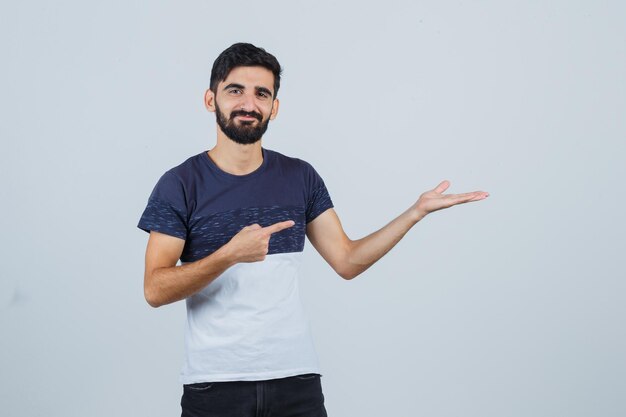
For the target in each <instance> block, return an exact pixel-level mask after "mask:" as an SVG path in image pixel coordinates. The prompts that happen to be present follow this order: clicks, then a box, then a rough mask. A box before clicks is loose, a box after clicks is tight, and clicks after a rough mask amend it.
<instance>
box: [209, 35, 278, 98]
mask: <svg viewBox="0 0 626 417" xmlns="http://www.w3.org/2000/svg"><path fill="white" fill-rule="evenodd" d="M255 66H259V67H264V68H267V69H268V70H270V71H272V73H273V74H274V98H276V96H277V95H278V88H279V87H280V73H281V72H282V69H281V68H280V64H279V63H278V60H277V59H276V57H275V56H274V55H272V54H270V53H269V52H266V51H265V49H263V48H258V47H256V46H254V45H252V44H251V43H235V44H233V45H231V46H230V47H229V48H227V49H225V50H224V52H222V53H221V54H220V55H219V56H218V57H217V59H216V60H215V62H214V63H213V69H212V70H211V83H210V87H209V88H210V89H211V91H213V92H214V93H217V85H218V84H219V83H220V82H221V81H224V80H225V79H226V77H228V74H230V72H231V71H232V70H233V68H235V67H255Z"/></svg>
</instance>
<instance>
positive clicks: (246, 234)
mask: <svg viewBox="0 0 626 417" xmlns="http://www.w3.org/2000/svg"><path fill="white" fill-rule="evenodd" d="M294 224H295V222H294V221H293V220H287V221H284V222H279V223H274V224H272V225H270V226H267V227H261V226H259V225H258V224H256V223H255V224H253V225H250V226H246V227H244V228H243V229H241V231H239V233H237V234H236V235H235V236H233V238H232V239H231V240H230V242H228V243H227V245H228V246H229V250H230V251H231V253H232V254H233V255H234V256H235V259H236V261H237V262H258V261H263V260H264V259H265V256H266V255H267V252H268V250H269V243H270V237H271V236H272V234H274V233H278V232H280V231H281V230H284V229H288V228H290V227H292V226H293V225H294Z"/></svg>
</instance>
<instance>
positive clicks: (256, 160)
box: [208, 128, 263, 175]
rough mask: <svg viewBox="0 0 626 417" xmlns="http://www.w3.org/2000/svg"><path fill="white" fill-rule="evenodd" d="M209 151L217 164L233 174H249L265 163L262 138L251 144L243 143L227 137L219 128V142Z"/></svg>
mask: <svg viewBox="0 0 626 417" xmlns="http://www.w3.org/2000/svg"><path fill="white" fill-rule="evenodd" d="M208 153H209V157H210V158H211V159H212V160H213V162H215V165H217V166H218V167H219V168H220V169H221V170H222V171H225V172H227V173H229V174H232V175H246V174H249V173H251V172H253V171H255V170H256V169H257V168H259V167H260V166H261V164H262V163H263V152H262V151H261V140H259V141H258V142H256V143H253V144H251V145H241V144H239V143H236V142H233V141H232V140H231V139H229V138H227V137H226V136H225V135H224V133H223V132H220V131H219V128H218V135H217V144H216V145H215V147H214V148H213V149H211V150H210V151H209V152H208Z"/></svg>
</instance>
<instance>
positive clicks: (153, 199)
mask: <svg viewBox="0 0 626 417" xmlns="http://www.w3.org/2000/svg"><path fill="white" fill-rule="evenodd" d="M187 217H188V216H187V203H186V199H185V189H184V187H183V184H182V182H181V180H180V178H178V176H177V175H176V174H174V173H173V172H172V171H167V172H166V173H165V174H163V176H162V177H161V179H159V181H158V182H157V184H156V186H155V187H154V190H152V194H150V198H149V199H148V205H147V206H146V209H145V210H144V212H143V214H142V216H141V218H140V219H139V224H138V225H137V227H139V228H140V229H141V230H144V231H146V232H148V233H150V231H151V230H153V231H155V232H160V233H165V234H168V235H170V236H174V237H177V238H180V239H183V240H186V239H187V223H188V222H187Z"/></svg>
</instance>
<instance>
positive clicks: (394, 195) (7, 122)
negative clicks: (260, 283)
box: [0, 0, 626, 417]
mask: <svg viewBox="0 0 626 417" xmlns="http://www.w3.org/2000/svg"><path fill="white" fill-rule="evenodd" d="M0 16H2V17H1V18H0V19H1V21H2V24H1V25H0V31H1V34H2V37H1V40H0V42H2V56H3V58H2V66H1V69H0V75H1V77H0V79H1V83H2V91H3V94H2V96H3V99H2V101H1V104H0V105H1V108H0V110H1V111H2V115H3V121H2V123H1V124H0V135H1V138H2V147H1V149H2V152H1V153H0V170H1V171H0V172H1V181H2V183H1V189H0V197H1V201H2V216H0V222H1V223H0V227H1V230H2V234H1V242H0V243H1V251H0V253H1V254H2V262H1V263H0V283H1V284H0V335H1V336H0V410H1V411H0V413H1V414H2V415H6V416H13V417H21V416H63V417H67V416H90V417H110V416H132V417H135V416H150V417H160V416H163V417H165V416H172V415H179V414H180V406H179V401H180V395H181V393H182V387H181V386H180V385H179V383H178V372H179V368H180V366H181V363H182V355H183V339H182V334H183V325H184V320H185V316H184V303H182V302H179V303H175V304H173V305H169V306H165V307H162V308H159V309H152V308H150V307H149V306H148V304H147V303H146V302H145V300H144V299H143V287H142V285H143V284H142V282H143V256H144V251H145V244H146V241H147V234H145V233H144V232H142V231H140V230H139V229H137V228H136V224H137V221H138V219H139V216H140V215H141V212H142V211H143V209H144V207H145V204H146V202H147V198H148V195H149V193H150V191H151V190H152V187H153V186H154V184H155V183H156V181H157V179H158V178H159V177H160V175H161V174H162V173H163V172H164V171H165V170H167V169H169V168H170V167H172V166H174V165H178V164H179V163H180V162H182V161H183V160H184V159H186V158H187V157H189V156H191V155H195V154H197V153H199V152H201V151H202V150H207V149H210V148H211V147H212V146H213V145H214V143H215V122H214V115H212V114H209V113H207V112H206V110H205V109H204V107H203V105H202V97H203V93H204V90H205V89H206V87H207V85H208V80H209V73H210V69H211V65H212V63H213V60H214V59H215V58H216V57H217V55H218V54H219V53H220V52H221V51H222V50H223V49H225V48H226V47H228V46H230V45H231V44H232V43H235V42H240V41H244V42H251V43H254V44H255V45H257V46H261V47H264V48H266V49H267V50H268V51H269V52H271V53H273V54H274V55H276V57H277V58H278V59H279V61H280V62H281V64H282V65H283V67H284V76H283V81H282V87H281V91H280V93H279V98H280V99H281V108H280V114H279V116H278V118H277V119H276V120H275V121H274V122H272V123H270V128H269V130H268V132H267V134H266V135H265V138H264V140H263V146H265V147H266V148H269V149H274V150H277V151H279V152H281V153H284V154H286V155H290V156H296V157H299V158H302V159H304V160H307V161H309V162H310V163H312V164H313V165H314V166H315V168H316V169H317V171H318V172H319V173H320V174H321V175H322V177H323V178H324V180H325V182H326V185H327V187H328V189H329V191H330V193H331V196H332V198H333V201H334V203H335V206H336V210H337V212H338V214H339V216H340V218H341V220H342V222H343V225H344V227H345V229H346V231H347V233H348V234H349V236H350V237H352V238H353V239H356V238H360V237H362V236H365V235H367V234H369V233H371V232H373V231H374V230H377V229H378V228H380V227H382V226H383V225H385V224H386V223H387V222H388V221H390V220H391V219H392V218H394V217H395V216H397V215H398V214H400V213H401V212H402V211H404V210H405V209H406V208H407V207H408V206H409V205H410V204H412V203H413V202H414V201H415V200H416V199H417V198H418V196H419V194H420V193H422V192H423V191H425V190H427V189H430V188H433V187H434V186H436V185H437V184H438V183H439V181H441V180H443V179H448V180H450V181H451V182H452V187H451V188H450V190H449V191H450V192H465V191H473V190H477V189H481V190H486V191H489V192H490V194H491V196H490V197H489V198H488V199H487V200H485V201H482V202H478V203H473V204H469V205H465V206H461V207H455V208H452V209H450V210H446V211H442V212H437V213H434V214H433V215H431V216H430V217H427V218H426V219H425V220H424V221H422V222H420V223H419V224H418V225H417V226H416V227H415V228H414V229H413V230H412V231H411V232H409V233H408V234H407V236H406V237H405V238H404V240H403V241H401V242H400V243H399V245H398V246H397V247H396V248H394V249H393V250H392V251H391V252H390V253H389V254H388V255H387V256H386V257H384V258H383V259H382V260H381V261H380V262H379V263H377V264H376V265H374V266H373V267H372V268H371V269H370V270H368V271H367V272H365V273H364V274H363V275H361V276H359V277H357V278H356V279H355V280H353V281H350V282H348V281H343V280H341V278H339V277H338V276H336V275H335V274H334V273H333V272H332V270H331V269H330V267H329V266H327V265H326V264H325V263H324V261H323V259H322V258H321V257H320V256H319V255H318V254H317V253H316V252H315V250H314V249H313V248H312V246H311V245H310V243H308V242H307V246H306V248H305V254H306V256H305V264H304V268H305V276H304V279H303V280H302V282H301V290H302V297H303V302H304V304H305V307H306V310H307V313H308V315H309V318H310V321H311V324H312V328H313V334H314V337H315V340H316V345H317V349H318V353H319V356H320V361H321V366H322V369H323V378H322V385H323V389H324V394H325V397H326V406H327V410H328V412H329V415H330V416H331V417H342V416H346V417H352V416H359V417H379V416H422V415H423V416H437V417H439V416H441V417H444V416H446V417H447V416H459V415H463V416H467V417H470V416H476V417H492V416H493V417H501V416H512V417H513V416H515V417H517V416H519V417H527V416H533V417H543V416H545V417H554V416H568V417H575V416H603V417H610V416H623V415H626V404H625V402H624V393H625V392H626V356H625V355H624V352H625V351H626V326H625V324H626V323H625V320H624V318H625V317H626V303H625V301H626V300H625V298H626V284H625V281H624V278H625V277H626V274H625V268H624V265H623V263H622V262H621V261H622V258H623V257H624V248H625V244H624V235H625V232H626V222H625V221H624V216H623V207H624V205H625V203H626V197H624V193H623V183H624V179H625V178H626V175H625V174H626V172H625V168H624V166H625V164H624V161H625V160H626V158H625V156H626V152H625V151H626V149H625V139H626V122H625V118H624V116H625V114H626V76H625V74H626V58H625V57H626V46H625V45H626V42H624V40H625V39H626V25H624V22H626V7H625V6H624V3H623V2H619V1H606V2H583V1H554V2H534V1H533V2H513V1H505V2H502V1H482V2H460V1H454V2H452V1H439V2H430V3H425V2H409V1H406V2H393V1H392V2H389V1H385V2H376V3H368V2H362V1H361V2H357V1H345V2H338V1H327V0H322V1H316V2H306V3H304V2H302V3H301V2H296V1H291V2H282V3H278V2H251V1H244V0H242V1H238V2H220V3H219V4H216V3H215V2H200V1H185V2H175V1H169V2H164V1H124V2H122V1H110V2H97V3H96V2H81V1H70V0H67V1H58V2H46V1H41V0H40V1H32V2H22V3H20V2H10V3H9V2H5V3H4V4H2V6H0Z"/></svg>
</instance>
